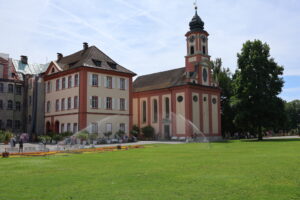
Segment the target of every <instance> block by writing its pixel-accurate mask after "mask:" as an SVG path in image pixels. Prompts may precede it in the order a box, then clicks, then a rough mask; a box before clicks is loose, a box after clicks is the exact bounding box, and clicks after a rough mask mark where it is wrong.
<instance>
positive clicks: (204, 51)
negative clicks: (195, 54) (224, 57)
mask: <svg viewBox="0 0 300 200" xmlns="http://www.w3.org/2000/svg"><path fill="white" fill-rule="evenodd" d="M202 52H203V54H206V48H205V46H203V47H202Z"/></svg>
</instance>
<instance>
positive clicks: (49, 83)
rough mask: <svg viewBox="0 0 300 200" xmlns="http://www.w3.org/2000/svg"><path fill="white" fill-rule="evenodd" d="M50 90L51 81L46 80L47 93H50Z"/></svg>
mask: <svg viewBox="0 0 300 200" xmlns="http://www.w3.org/2000/svg"><path fill="white" fill-rule="evenodd" d="M50 92H51V82H50V81H48V83H47V93H50Z"/></svg>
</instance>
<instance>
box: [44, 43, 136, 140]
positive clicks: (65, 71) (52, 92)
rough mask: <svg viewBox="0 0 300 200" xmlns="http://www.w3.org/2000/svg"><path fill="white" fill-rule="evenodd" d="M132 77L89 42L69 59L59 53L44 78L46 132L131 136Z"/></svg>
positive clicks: (126, 70) (131, 74) (128, 71)
mask: <svg viewBox="0 0 300 200" xmlns="http://www.w3.org/2000/svg"><path fill="white" fill-rule="evenodd" d="M133 76H135V74H134V73H133V72H131V71H130V70H128V69H125V68H124V67H122V66H121V65H119V64H118V63H116V62H115V61H113V60H112V59H111V58H110V57H108V56H107V55H106V54H104V53H103V52H102V51H100V50H99V49H98V48H97V47H95V46H91V47H89V46H88V44H87V43H84V44H83V49H82V50H80V51H78V52H76V53H74V54H71V55H69V56H65V57H64V56H63V55H62V54H61V53H58V56H57V60H56V61H53V62H51V63H50V65H49V67H48V69H47V70H46V72H45V75H44V81H45V131H46V132H50V131H52V132H57V133H62V132H66V131H68V132H73V133H75V132H77V131H78V130H82V129H85V128H87V130H88V131H89V132H91V133H97V134H98V135H99V136H102V137H103V136H104V135H103V134H104V133H105V132H112V133H113V134H115V133H116V132H117V131H119V130H122V131H124V132H125V133H127V134H129V130H130V127H131V125H132V112H131V111H132V105H131V102H132V77H133Z"/></svg>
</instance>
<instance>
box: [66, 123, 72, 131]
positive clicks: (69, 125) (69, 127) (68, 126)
mask: <svg viewBox="0 0 300 200" xmlns="http://www.w3.org/2000/svg"><path fill="white" fill-rule="evenodd" d="M67 132H71V124H70V123H68V124H67Z"/></svg>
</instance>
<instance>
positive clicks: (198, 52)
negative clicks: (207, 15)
mask: <svg viewBox="0 0 300 200" xmlns="http://www.w3.org/2000/svg"><path fill="white" fill-rule="evenodd" d="M197 10H198V7H197V5H195V15H194V17H193V18H192V20H191V21H190V23H189V26H190V30H189V31H188V32H187V33H186V34H185V37H186V47H187V55H186V56H185V71H186V74H187V79H188V81H191V78H192V82H194V83H197V84H201V85H207V86H210V85H211V72H210V69H209V65H208V64H207V62H208V61H209V60H210V56H209V55H208V36H209V34H208V33H207V32H206V30H204V22H203V21H202V19H201V18H200V17H199V15H198V13H197Z"/></svg>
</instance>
